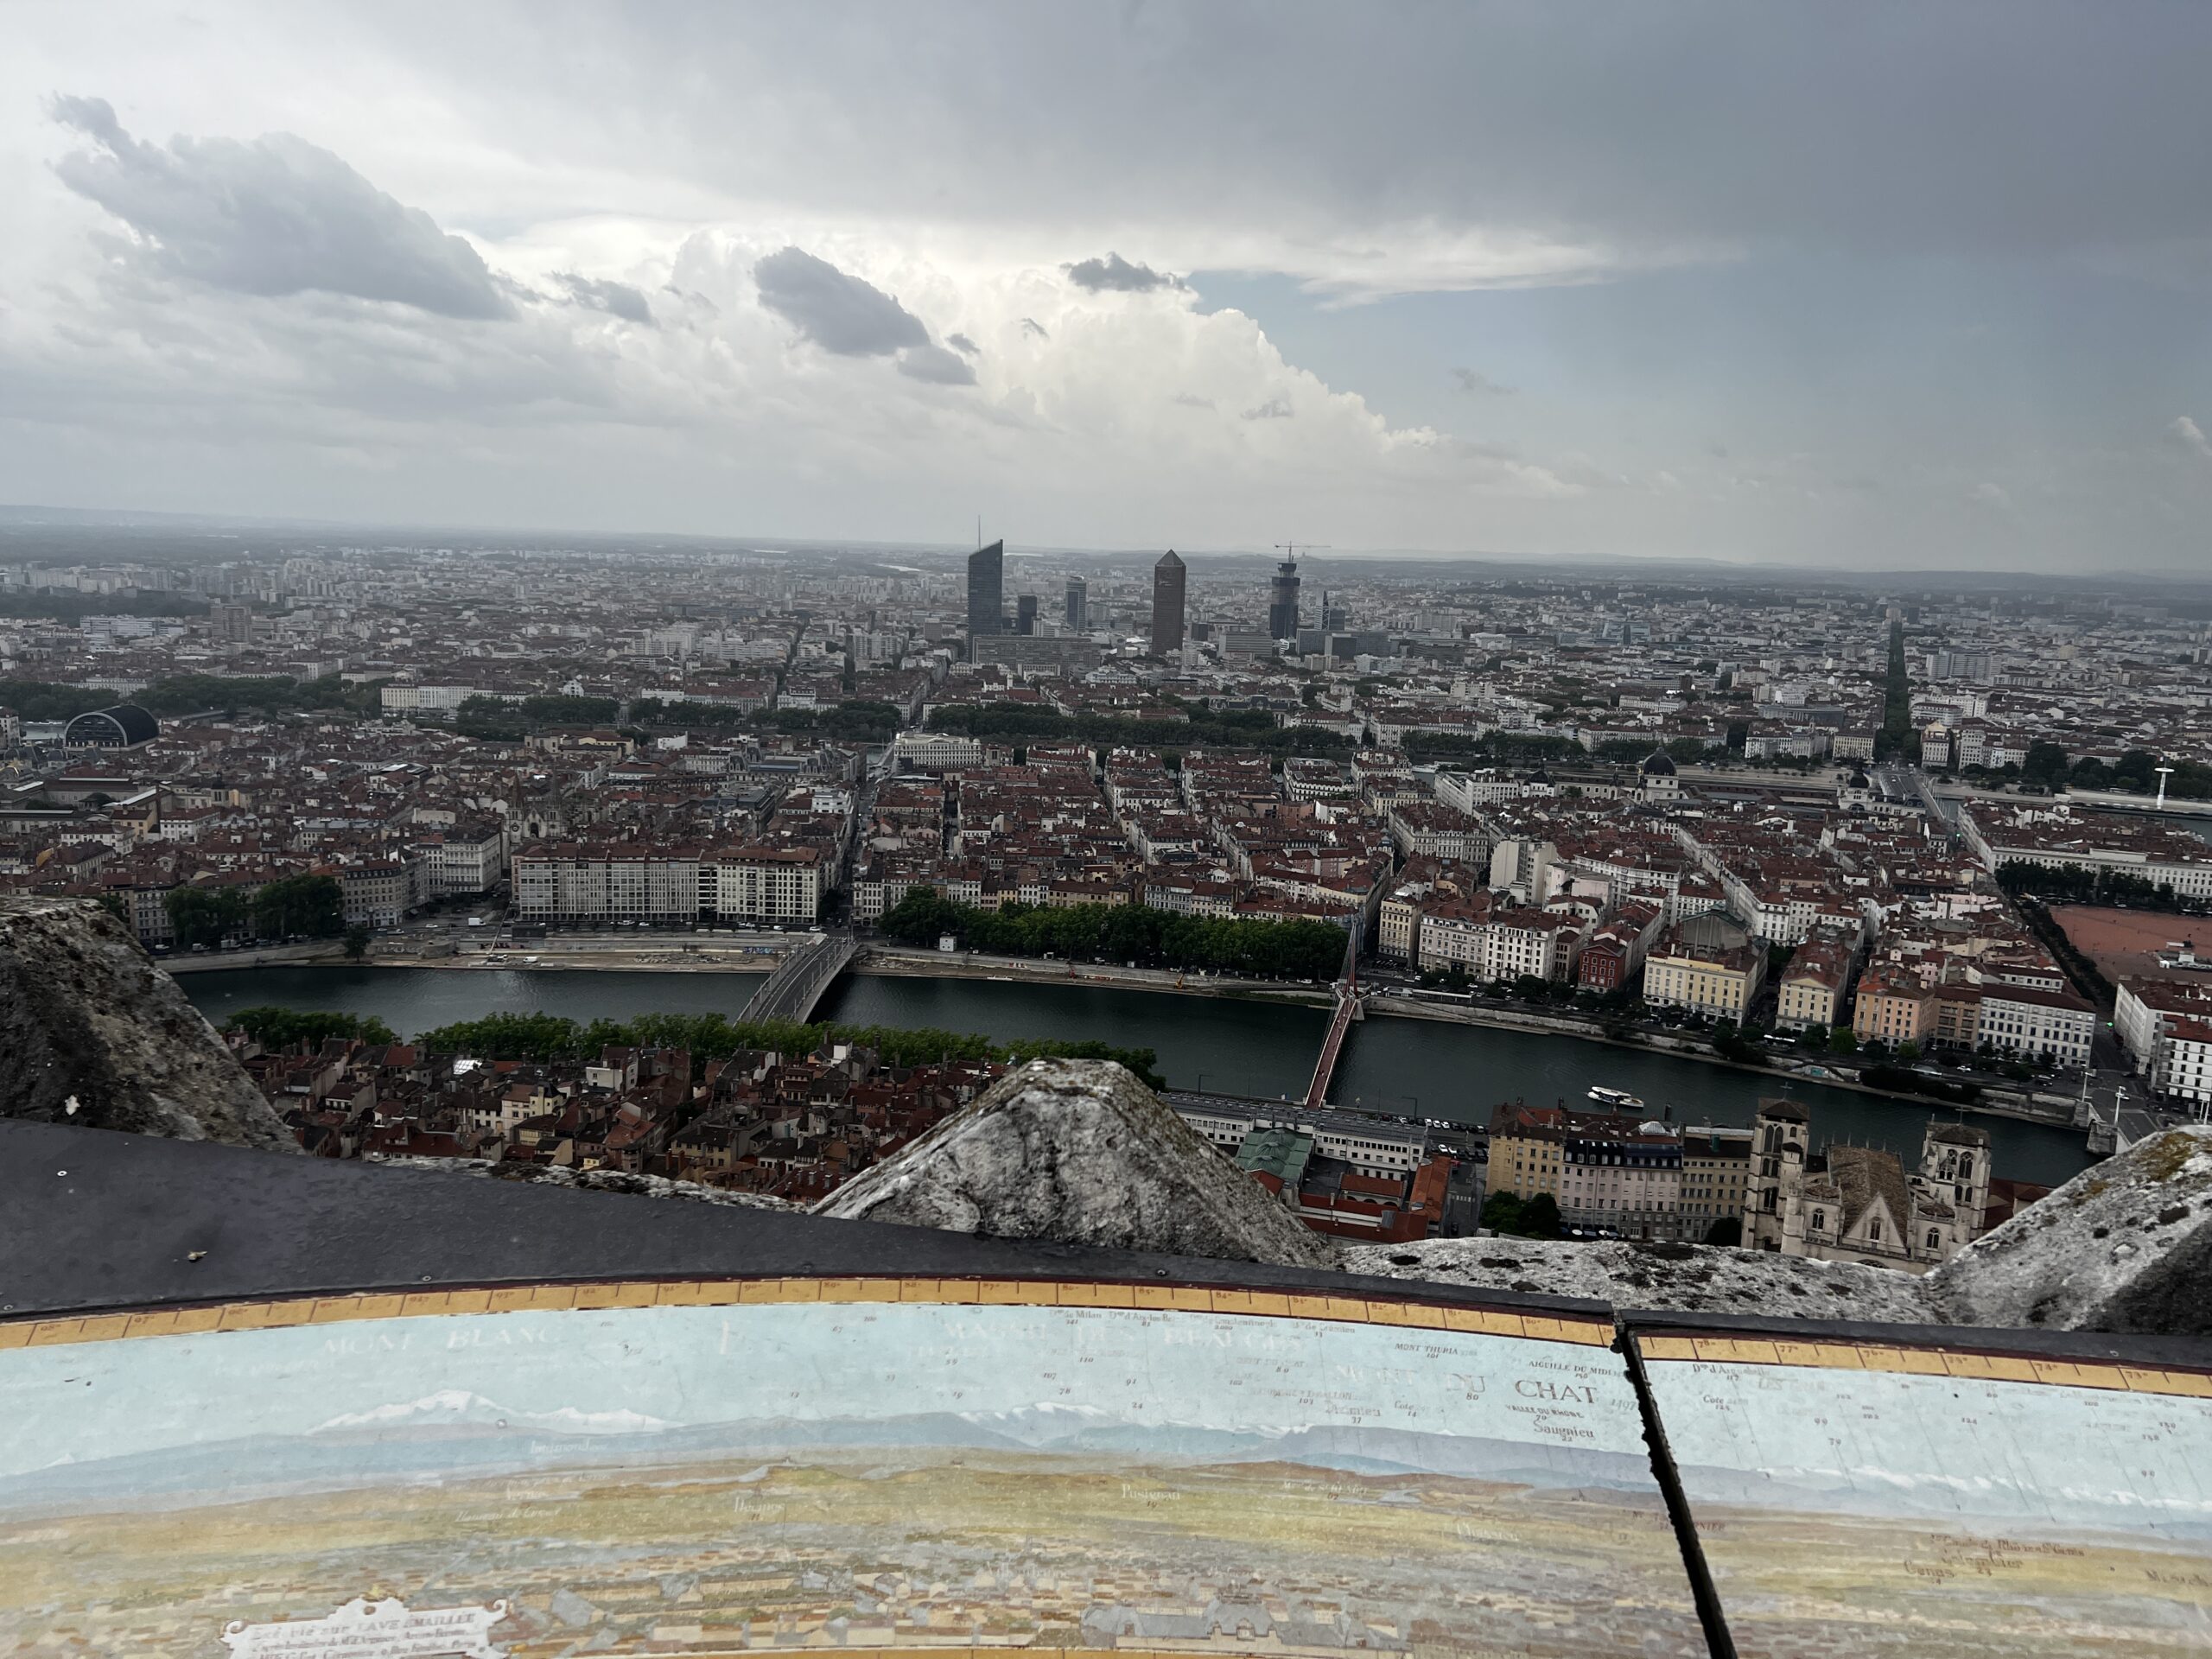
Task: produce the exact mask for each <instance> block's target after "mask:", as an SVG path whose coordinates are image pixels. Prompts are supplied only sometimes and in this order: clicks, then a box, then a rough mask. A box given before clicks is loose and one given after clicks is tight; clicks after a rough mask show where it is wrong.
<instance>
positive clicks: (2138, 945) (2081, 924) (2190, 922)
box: [2050, 905, 2212, 981]
mask: <svg viewBox="0 0 2212 1659" xmlns="http://www.w3.org/2000/svg"><path fill="white" fill-rule="evenodd" d="M2050 913H2051V917H2052V918H2053V919H2054V920H2055V921H2056V922H2057V924H2058V925H2059V926H2061V927H2062V928H2063V929H2065V930H2066V937H2067V938H2069V939H2071V940H2072V941H2073V942H2074V948H2075V950H2079V951H2080V952H2081V953H2082V955H2083V956H2085V957H2088V959H2089V960H2090V961H2092V962H2094V963H2096V964H2097V966H2098V968H2099V969H2101V971H2102V972H2103V974H2104V976H2105V977H2106V978H2107V979H2110V980H2115V981H2116V980H2118V979H2119V978H2120V976H2121V975H2122V974H2155V973H2158V971H2159V969H2158V952H2160V951H2161V950H2166V949H2167V948H2168V947H2170V946H2171V945H2176V944H2181V943H2182V942H2183V940H2194V941H2195V942H2196V945H2197V946H2198V949H2199V951H2200V953H2201V954H2203V955H2208V956H2212V920H2208V919H2207V918H2204V917H2202V916H2171V915H2164V914H2161V913H2160V912H2157V911H2149V910H2101V909H2097V908H2094V907H2093V906H2088V905H2053V906H2051V907H2050Z"/></svg>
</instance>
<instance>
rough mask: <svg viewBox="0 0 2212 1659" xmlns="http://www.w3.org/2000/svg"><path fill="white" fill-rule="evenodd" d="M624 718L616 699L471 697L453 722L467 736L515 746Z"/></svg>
mask: <svg viewBox="0 0 2212 1659" xmlns="http://www.w3.org/2000/svg"><path fill="white" fill-rule="evenodd" d="M621 715H622V704H621V702H620V700H619V699H617V698H614V697H569V696H542V697H524V699H523V700H522V701H521V702H505V701H504V700H502V699H501V698H499V697H469V698H467V699H465V700H463V702H462V703H461V707H460V708H459V709H456V710H454V722H453V723H454V730H455V731H457V732H459V733H460V734H461V735H462V736H463V737H474V738H480V739H482V740H484V741H488V742H506V743H515V742H519V741H521V740H522V739H524V738H525V737H527V736H529V735H530V734H531V733H532V732H542V731H546V730H550V728H553V727H556V726H611V725H613V723H614V722H615V721H617V720H619V719H620V717H621Z"/></svg>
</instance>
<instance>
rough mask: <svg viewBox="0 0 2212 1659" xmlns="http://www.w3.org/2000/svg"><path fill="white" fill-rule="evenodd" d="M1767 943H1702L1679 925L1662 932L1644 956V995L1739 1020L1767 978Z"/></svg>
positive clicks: (1654, 1002)
mask: <svg viewBox="0 0 2212 1659" xmlns="http://www.w3.org/2000/svg"><path fill="white" fill-rule="evenodd" d="M1718 936H1719V935H1718V932H1717V931H1714V932H1713V933H1712V934H1709V935H1708V936H1707V937H1718ZM1766 960H1767V958H1766V946H1765V945H1764V944H1760V943H1759V942H1758V940H1757V939H1751V940H1749V941H1746V942H1745V943H1743V944H1707V943H1700V938H1699V937H1698V936H1697V935H1696V934H1694V933H1693V932H1690V931H1688V930H1686V929H1685V928H1684V927H1683V926H1682V925H1675V926H1674V927H1670V928H1669V929H1667V930H1666V931H1664V932H1662V934H1661V935H1660V936H1659V938H1658V939H1657V941H1656V943H1655V944H1653V945H1652V947H1651V950H1650V953H1649V955H1648V956H1647V957H1645V959H1644V963H1643V1000H1644V1001H1646V1002H1648V1003H1649V1004H1650V1005H1651V1006H1652V1007H1662V1008H1687V1009H1688V1010H1689V1011H1690V1012H1691V1013H1693V1014H1707V1015H1709V1016H1711V1017H1712V1018H1713V1019H1716V1020H1741V1019H1742V1018H1743V1017H1744V1015H1745V1012H1746V1011H1747V1010H1748V1009H1749V1008H1750V1007H1751V1004H1752V1002H1753V1001H1755V1000H1756V999H1757V998H1758V994H1759V988H1760V987H1761V986H1762V985H1764V983H1765V982H1766Z"/></svg>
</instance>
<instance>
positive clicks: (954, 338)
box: [944, 334, 982, 357]
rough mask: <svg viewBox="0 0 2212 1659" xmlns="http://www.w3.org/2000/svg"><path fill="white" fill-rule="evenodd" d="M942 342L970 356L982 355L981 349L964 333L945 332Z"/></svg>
mask: <svg viewBox="0 0 2212 1659" xmlns="http://www.w3.org/2000/svg"><path fill="white" fill-rule="evenodd" d="M944 343H945V344H946V345H948V346H951V347H952V349H953V350H954V351H956V352H965V353H968V355H969V356H970V357H981V356H982V350H981V349H980V348H979V347H978V346H976V342H975V341H974V340H970V339H969V338H968V336H967V335H965V334H947V335H946V336H945V337H944Z"/></svg>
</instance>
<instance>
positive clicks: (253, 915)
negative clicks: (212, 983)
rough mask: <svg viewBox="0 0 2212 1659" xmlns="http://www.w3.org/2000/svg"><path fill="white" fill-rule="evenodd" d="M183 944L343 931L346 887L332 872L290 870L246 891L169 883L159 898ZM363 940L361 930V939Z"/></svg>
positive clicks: (324, 935) (329, 935) (313, 936)
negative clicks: (329, 873) (258, 887)
mask: <svg viewBox="0 0 2212 1659" xmlns="http://www.w3.org/2000/svg"><path fill="white" fill-rule="evenodd" d="M162 906H163V908H165V909H166V910H167V911H168V917H169V927H170V929H171V931H174V932H175V935H176V942H177V943H178V944H181V945H182V946H184V947H185V948H186V949H187V950H189V949H191V948H192V947H193V946H194V945H196V944H205V945H218V944H222V943H223V942H224V941H225V940H226V939H283V938H291V937H293V936H294V935H296V934H304V935H305V936H306V937H308V938H311V939H334V938H338V937H339V936H340V935H341V934H343V933H345V931H346V893H345V889H344V888H342V887H340V886H339V884H338V881H337V879H336V878H335V877H334V876H327V875H291V876H286V877H285V878H284V879H283V880H278V881H271V882H270V883H268V884H267V885H266V886H264V887H261V888H260V889H259V890H258V891H257V892H255V893H252V894H251V895H249V894H248V893H246V892H245V889H244V888H242V887H175V888H172V889H171V890H170V891H169V892H168V893H167V894H165V895H164V896H163V898H162ZM362 943H363V944H365V943H366V938H365V931H364V938H363V941H362Z"/></svg>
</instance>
